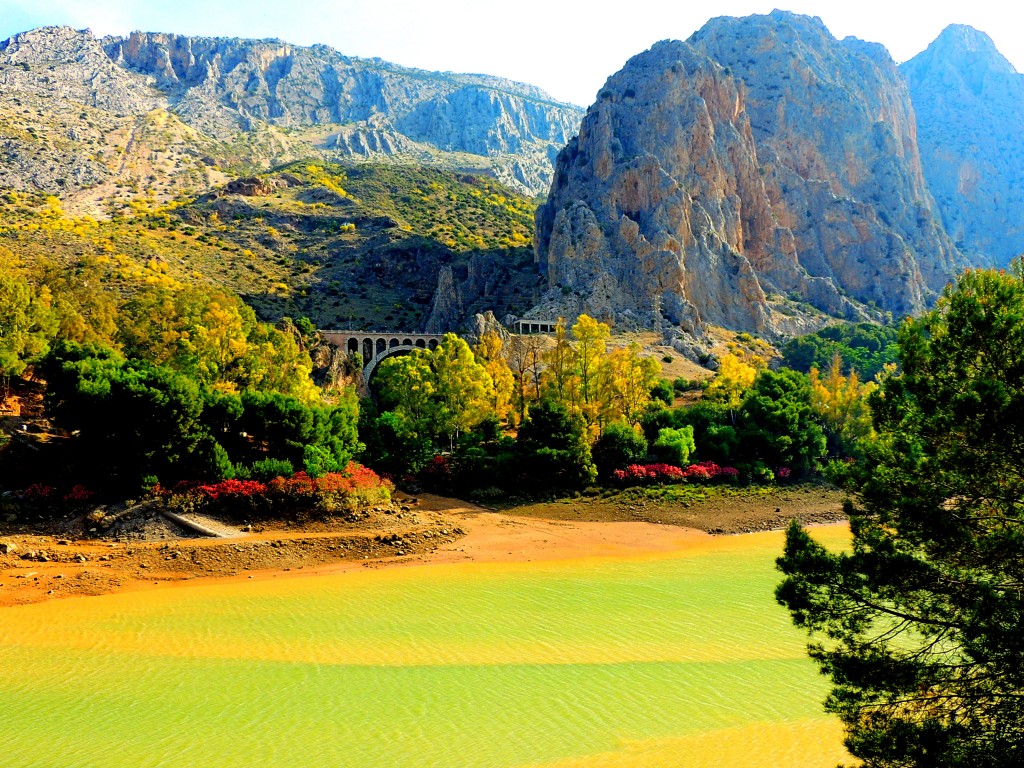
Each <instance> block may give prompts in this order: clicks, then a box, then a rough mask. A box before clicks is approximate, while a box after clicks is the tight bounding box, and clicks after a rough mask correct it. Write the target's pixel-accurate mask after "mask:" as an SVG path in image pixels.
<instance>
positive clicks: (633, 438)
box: [591, 421, 647, 477]
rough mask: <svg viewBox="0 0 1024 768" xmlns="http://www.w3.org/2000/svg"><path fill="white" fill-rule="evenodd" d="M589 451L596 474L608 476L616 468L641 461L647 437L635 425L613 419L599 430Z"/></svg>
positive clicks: (644, 452) (645, 452)
mask: <svg viewBox="0 0 1024 768" xmlns="http://www.w3.org/2000/svg"><path fill="white" fill-rule="evenodd" d="M591 453H592V454H593V457H594V465H595V466H596V467H597V472H598V474H599V475H600V476H602V477H608V476H610V475H611V473H612V472H614V471H615V470H616V469H624V468H625V467H627V466H629V465H630V464H636V463H638V462H641V461H643V460H644V457H645V456H646V455H647V438H645V437H644V435H643V432H641V431H639V430H637V429H636V428H635V427H631V426H629V425H628V424H623V423H622V422H621V421H613V422H612V423H611V424H609V425H608V426H607V427H605V428H604V430H603V431H602V432H601V436H600V437H598V438H597V441H596V442H595V443H594V446H593V448H592V449H591Z"/></svg>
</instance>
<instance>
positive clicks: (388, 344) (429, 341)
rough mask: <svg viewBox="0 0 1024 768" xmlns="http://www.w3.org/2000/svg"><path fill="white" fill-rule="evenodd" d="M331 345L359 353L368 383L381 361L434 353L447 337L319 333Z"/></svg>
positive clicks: (365, 332) (416, 334) (356, 332)
mask: <svg viewBox="0 0 1024 768" xmlns="http://www.w3.org/2000/svg"><path fill="white" fill-rule="evenodd" d="M320 335H321V336H323V337H324V340H325V341H327V343H329V344H333V345H334V346H335V347H337V348H338V349H340V350H342V351H343V352H345V353H346V354H352V353H353V352H358V353H359V354H360V355H362V356H363V380H364V381H369V380H370V377H371V376H373V372H374V371H375V370H376V369H377V366H378V365H380V361H381V360H383V359H384V358H386V357H390V356H391V355H400V354H405V353H407V352H411V351H412V350H414V349H434V348H435V347H436V346H437V345H438V344H440V343H441V340H442V339H443V338H444V334H440V333H384V332H378V331H320Z"/></svg>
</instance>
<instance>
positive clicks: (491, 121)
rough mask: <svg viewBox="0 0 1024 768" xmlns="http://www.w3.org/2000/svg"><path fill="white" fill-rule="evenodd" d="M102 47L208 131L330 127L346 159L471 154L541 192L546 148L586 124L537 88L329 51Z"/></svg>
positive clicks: (217, 45)
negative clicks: (350, 156)
mask: <svg viewBox="0 0 1024 768" xmlns="http://www.w3.org/2000/svg"><path fill="white" fill-rule="evenodd" d="M104 42H105V47H106V50H107V52H108V54H109V56H110V58H111V59H112V60H114V61H116V62H118V63H120V64H123V65H124V66H125V67H128V68H129V69H131V70H133V71H136V72H140V73H143V74H146V75H150V76H152V77H153V78H155V80H156V84H157V86H158V87H159V88H160V89H161V90H163V91H164V92H166V93H167V94H168V95H169V96H170V97H171V98H172V100H173V101H174V111H175V112H176V114H178V115H180V116H181V117H182V119H183V120H185V121H186V122H188V123H189V124H190V125H194V126H195V127H197V128H199V129H201V130H204V131H205V132H207V133H210V134H213V135H220V136H224V135H230V134H231V133H232V132H235V131H238V130H250V129H252V128H253V127H254V126H255V125H259V124H269V125H273V126H277V127H281V128H293V129H295V128H298V129H301V128H309V127H322V128H324V129H325V130H323V131H322V134H323V135H322V138H321V140H320V143H321V146H322V148H323V149H325V150H328V151H334V152H337V153H338V154H340V155H345V154H346V153H347V152H352V153H353V154H357V155H360V156H367V155H386V156H401V155H410V156H413V157H417V158H419V159H424V157H427V156H430V155H432V154H436V153H437V152H438V150H440V151H441V152H459V153H467V154H469V155H475V156H479V157H482V158H490V163H491V164H492V165H494V167H495V169H496V173H497V175H498V176H499V178H500V177H502V176H504V177H506V179H507V178H515V179H517V183H516V186H518V187H520V188H525V189H528V190H529V191H532V192H537V191H540V189H541V188H542V187H543V186H544V184H545V183H546V182H548V181H549V180H550V158H549V153H550V154H553V152H552V151H551V150H552V149H554V150H555V151H557V149H558V148H560V147H561V146H563V145H564V144H565V142H566V141H567V140H568V138H569V136H570V135H572V133H573V132H574V131H575V130H576V127H577V125H578V122H579V118H580V110H579V109H578V108H576V107H574V106H572V105H568V104H560V103H557V102H555V101H554V100H553V99H552V98H551V97H550V96H548V95H547V94H546V93H544V92H543V91H541V90H540V89H538V88H536V87H534V86H530V85H526V84H522V83H515V82H512V81H510V80H506V79H503V78H496V77H488V76H486V75H459V74H452V73H436V72H426V71H423V70H416V69H409V68H406V67H400V66H398V65H395V64H391V63H388V62H385V61H381V60H379V59H358V58H354V57H349V56H344V55H342V54H341V53H339V52H338V51H336V50H334V49H333V48H330V47H328V46H324V45H315V46H312V47H302V46H293V45H289V44H288V43H285V42H282V41H280V40H241V39H224V38H193V37H183V36H179V35H167V34H152V33H141V32H133V33H132V34H131V35H130V36H129V37H127V38H111V39H108V40H106V41H104ZM503 180H505V179H503Z"/></svg>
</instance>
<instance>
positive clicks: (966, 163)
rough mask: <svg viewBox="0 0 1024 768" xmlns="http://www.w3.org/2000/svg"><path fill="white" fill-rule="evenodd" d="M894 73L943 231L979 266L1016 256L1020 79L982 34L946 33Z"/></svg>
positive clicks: (1022, 222)
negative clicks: (903, 89) (903, 87)
mask: <svg viewBox="0 0 1024 768" xmlns="http://www.w3.org/2000/svg"><path fill="white" fill-rule="evenodd" d="M900 69H901V70H902V71H903V74H904V75H905V76H906V79H907V82H908V84H909V86H910V94H911V97H912V98H913V101H914V109H915V111H916V112H917V126H918V132H917V135H918V142H919V144H920V147H921V160H922V163H923V164H924V172H925V176H926V177H927V179H928V185H929V186H930V188H931V190H932V193H933V194H934V195H935V199H936V201H937V202H938V205H939V210H940V211H941V213H942V220H943V223H944V225H945V227H946V231H947V232H949V234H950V235H951V236H952V237H953V239H954V240H956V242H957V245H958V246H960V247H961V248H962V249H963V250H964V251H966V252H968V253H970V254H972V255H975V256H976V257H978V258H979V260H983V259H986V258H988V259H991V260H992V261H993V262H995V263H997V264H1000V265H1004V264H1006V263H1007V262H1008V261H1009V260H1010V259H1012V258H1014V257H1015V256H1020V255H1021V254H1022V253H1024V144H1022V142H1021V137H1022V136H1024V75H1021V74H1019V73H1018V72H1017V71H1016V70H1015V69H1014V68H1013V65H1012V64H1010V62H1008V61H1007V60H1006V59H1005V58H1004V57H1003V55H1002V54H1001V53H999V51H998V50H997V49H996V47H995V44H994V43H993V42H992V40H991V39H990V38H989V37H988V35H986V34H984V33H983V32H979V31H977V30H975V29H972V28H971V27H966V26H961V25H953V26H950V27H947V28H946V29H945V30H944V31H943V32H942V34H941V35H939V37H938V38H937V39H936V40H935V42H933V43H932V44H931V45H930V46H928V49H927V50H925V51H924V52H922V53H920V54H918V55H917V56H915V57H914V58H913V59H911V60H910V61H908V62H906V63H904V64H903V65H902V66H901V67H900Z"/></svg>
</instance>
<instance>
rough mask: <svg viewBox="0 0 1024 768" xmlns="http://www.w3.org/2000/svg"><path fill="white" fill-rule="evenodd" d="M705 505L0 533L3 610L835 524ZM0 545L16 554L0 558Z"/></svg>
mask: <svg viewBox="0 0 1024 768" xmlns="http://www.w3.org/2000/svg"><path fill="white" fill-rule="evenodd" d="M728 493H729V494H731V495H719V494H716V493H712V494H710V498H708V499H704V500H689V501H686V502H679V501H665V500H658V499H649V498H642V497H631V496H630V495H628V494H619V495H615V496H612V497H596V498H584V497H580V498H575V499H566V500H560V501H554V502H545V503H533V504H527V505H520V506H516V507H509V508H507V509H503V510H501V511H496V510H491V509H485V508H483V507H479V506H476V505H473V504H469V503H467V502H464V501H460V500H457V499H450V498H444V497H440V496H431V495H429V494H428V495H423V496H419V497H416V498H410V497H404V496H401V495H399V497H398V498H397V499H396V503H395V504H394V505H392V506H390V507H379V508H376V509H374V510H370V511H369V512H368V513H367V514H365V515H364V516H361V517H360V518H359V519H357V520H340V519H329V520H319V521H311V522H306V523H303V524H301V525H299V524H287V523H284V522H276V523H268V524H264V525H263V526H262V527H259V526H258V527H256V528H253V529H251V530H247V531H240V532H239V534H238V535H237V536H234V537H231V538H220V539H211V538H188V537H186V536H184V535H183V534H182V532H178V535H175V534H174V530H173V526H170V527H169V526H167V525H166V524H164V523H163V522H162V521H157V520H156V519H155V518H147V519H146V520H142V521H140V522H139V524H138V525H137V526H136V527H135V528H134V529H132V530H129V529H127V528H121V529H119V530H118V532H116V533H115V534H113V535H111V536H107V537H106V538H103V539H96V538H89V539H84V538H79V537H76V536H75V535H74V534H72V533H70V532H67V531H61V530H56V529H54V530H39V529H36V530H33V529H32V528H31V527H26V526H21V527H16V526H13V525H12V524H7V526H6V527H5V528H0V607H2V606H7V605H17V604H23V603H32V602H39V601H42V600H49V599H56V598H63V597H73V596H81V595H98V594H103V593H107V592H115V591H121V590H127V589H133V590H137V589H147V588H154V587H159V586H162V585H168V584H172V583H176V582H186V581H189V580H193V579H197V578H277V577H285V576H287V575H292V574H295V573H297V572H302V573H310V572H311V571H312V572H320V571H325V570H337V569H345V568H360V567H380V566H385V565H402V564H414V563H424V562H457V561H466V560H470V561H487V562H490V561H506V560H513V561H531V560H543V559H563V558H572V557H581V556H591V555H592V556H619V555H630V554H640V553H644V552H657V551H665V550H668V549H671V548H673V547H676V546H678V545H679V542H680V541H683V540H691V539H695V540H696V539H702V540H703V539H707V537H708V535H709V534H725V533H740V532H746V531H757V530H768V529H773V528H780V527H783V526H785V525H786V524H787V523H788V522H789V520H791V519H794V518H796V519H799V520H801V521H802V522H804V523H824V522H834V521H837V520H840V519H842V513H841V502H842V496H841V494H840V493H839V492H838V491H835V490H831V489H827V488H823V487H817V486H800V487H793V488H783V489H771V490H769V491H767V492H766V491H765V490H764V489H756V488H754V489H746V490H740V489H729V491H728ZM4 545H13V547H14V548H13V549H12V550H11V551H10V552H9V553H7V554H3V549H5V546H4Z"/></svg>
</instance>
